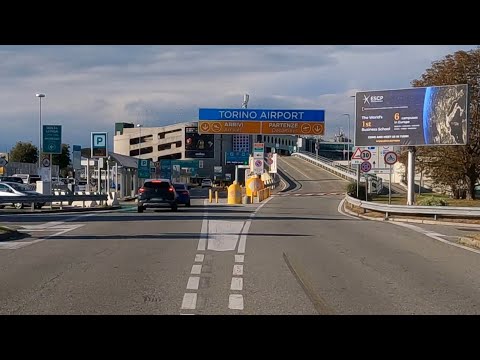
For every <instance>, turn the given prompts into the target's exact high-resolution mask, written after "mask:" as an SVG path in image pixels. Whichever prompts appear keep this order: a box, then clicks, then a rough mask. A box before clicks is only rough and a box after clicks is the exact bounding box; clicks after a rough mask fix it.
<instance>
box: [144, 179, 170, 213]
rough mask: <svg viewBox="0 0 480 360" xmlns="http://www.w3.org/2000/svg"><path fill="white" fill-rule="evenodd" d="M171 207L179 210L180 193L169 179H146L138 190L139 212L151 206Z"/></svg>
mask: <svg viewBox="0 0 480 360" xmlns="http://www.w3.org/2000/svg"><path fill="white" fill-rule="evenodd" d="M162 207H170V209H171V210H172V211H177V210H178V194H177V192H176V191H175V187H174V186H173V184H172V183H171V181H170V180H168V179H158V180H157V179H155V180H145V182H144V184H143V186H142V187H141V188H140V189H139V190H138V212H139V213H142V212H143V211H144V210H146V209H149V208H162Z"/></svg>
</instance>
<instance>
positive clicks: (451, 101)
mask: <svg viewBox="0 0 480 360" xmlns="http://www.w3.org/2000/svg"><path fill="white" fill-rule="evenodd" d="M355 104H356V111H355V113H356V114H355V115H356V126H355V146H387V145H403V146H419V145H465V144H466V143H467V140H468V124H467V122H468V117H467V113H468V105H469V103H468V85H448V86H430V87H421V88H410V89H398V90H375V91H362V92H357V93H356V97H355Z"/></svg>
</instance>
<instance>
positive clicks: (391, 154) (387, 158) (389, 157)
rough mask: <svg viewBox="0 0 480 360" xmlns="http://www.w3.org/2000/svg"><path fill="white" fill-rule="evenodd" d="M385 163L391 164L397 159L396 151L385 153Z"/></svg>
mask: <svg viewBox="0 0 480 360" xmlns="http://www.w3.org/2000/svg"><path fill="white" fill-rule="evenodd" d="M384 159H385V164H388V165H393V164H395V163H396V162H397V161H398V156H397V153H396V152H394V151H389V152H387V153H386V154H385V158H384Z"/></svg>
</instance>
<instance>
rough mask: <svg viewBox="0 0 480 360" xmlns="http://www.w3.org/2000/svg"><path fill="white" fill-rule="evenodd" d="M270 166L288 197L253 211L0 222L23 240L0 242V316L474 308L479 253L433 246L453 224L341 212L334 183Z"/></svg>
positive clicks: (199, 205) (202, 205)
mask: <svg viewBox="0 0 480 360" xmlns="http://www.w3.org/2000/svg"><path fill="white" fill-rule="evenodd" d="M279 168H280V169H281V171H282V172H283V173H284V174H286V175H288V177H289V179H287V180H285V181H284V187H285V188H286V189H289V191H283V192H282V191H276V193H275V195H274V196H273V197H271V198H270V199H268V200H267V201H265V202H263V203H261V204H250V205H227V204H224V203H223V204H210V203H208V201H206V199H207V197H208V191H207V190H206V189H205V190H201V189H195V190H192V196H193V199H192V207H191V208H185V207H179V211H178V212H171V211H170V210H169V209H165V210H163V209H162V210H158V211H147V212H145V213H142V214H139V213H137V212H136V208H135V206H134V204H132V205H131V206H130V207H126V208H123V209H121V210H118V211H114V212H96V213H87V214H23V215H21V216H19V215H0V224H2V225H10V226H16V227H19V229H20V231H21V232H22V233H23V234H24V235H25V237H24V238H22V239H19V240H16V241H10V242H4V243H0V266H1V271H0V313H1V314H196V315H202V314H239V315H241V314H311V315H325V314H477V313H480V310H479V307H480V280H479V277H478V274H479V273H480V261H479V260H480V258H479V256H480V254H478V253H475V252H471V251H468V250H465V249H461V248H458V247H455V246H451V245H449V244H446V243H443V242H441V241H438V240H436V239H435V238H432V234H436V235H435V236H434V237H437V238H439V236H440V237H441V236H445V237H447V236H450V237H454V236H457V235H458V234H460V233H462V231H463V232H465V231H464V230H461V228H460V227H459V228H458V229H455V228H452V227H449V228H448V229H447V227H446V226H437V225H435V226H434V225H425V226H417V227H407V226H401V225H397V224H391V223H383V222H374V221H368V220H361V219H355V218H351V217H349V216H346V215H345V214H342V213H340V212H339V204H340V201H341V200H342V198H343V196H342V195H341V194H342V193H344V191H345V187H346V182H345V181H344V180H342V179H340V178H338V177H336V176H334V175H332V174H330V173H327V172H325V171H323V170H321V169H319V168H317V167H315V166H314V165H312V164H309V163H307V162H305V161H303V160H301V159H297V158H291V157H281V158H280V159H279ZM280 190H281V189H280ZM459 229H460V230H459Z"/></svg>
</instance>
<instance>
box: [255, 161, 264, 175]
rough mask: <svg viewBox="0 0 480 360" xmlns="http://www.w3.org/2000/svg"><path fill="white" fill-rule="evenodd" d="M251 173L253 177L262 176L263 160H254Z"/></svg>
mask: <svg viewBox="0 0 480 360" xmlns="http://www.w3.org/2000/svg"><path fill="white" fill-rule="evenodd" d="M253 172H254V174H255V175H262V174H263V159H254V160H253Z"/></svg>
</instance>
